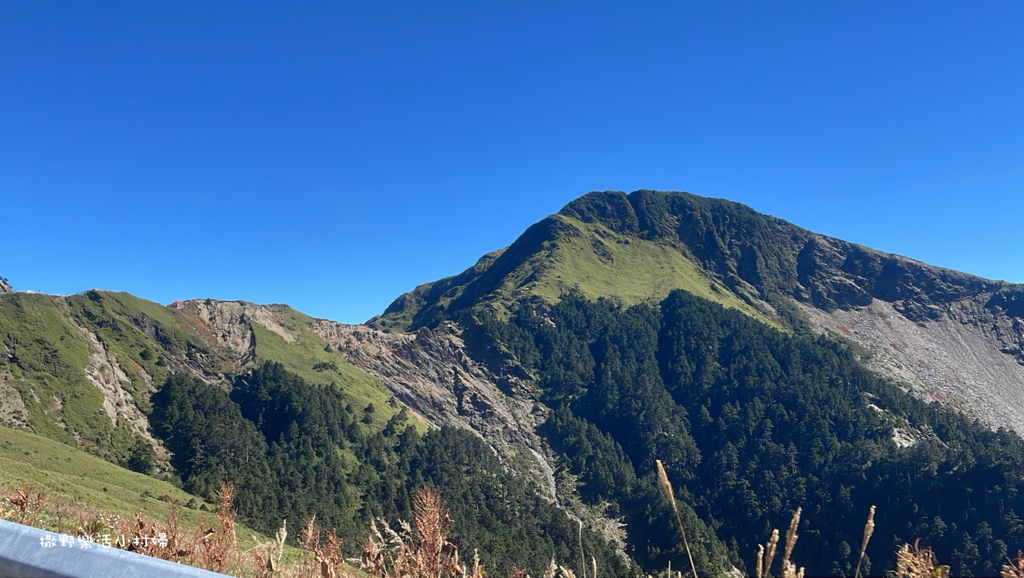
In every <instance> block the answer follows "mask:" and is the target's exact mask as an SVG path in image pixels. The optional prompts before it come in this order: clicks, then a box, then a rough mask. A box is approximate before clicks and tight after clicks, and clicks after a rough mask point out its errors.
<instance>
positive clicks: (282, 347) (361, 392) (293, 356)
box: [252, 308, 418, 431]
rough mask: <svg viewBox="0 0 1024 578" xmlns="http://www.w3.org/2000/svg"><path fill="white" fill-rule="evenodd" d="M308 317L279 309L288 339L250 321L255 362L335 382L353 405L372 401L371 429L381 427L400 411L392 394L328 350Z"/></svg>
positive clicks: (360, 407)
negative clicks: (393, 403)
mask: <svg viewBox="0 0 1024 578" xmlns="http://www.w3.org/2000/svg"><path fill="white" fill-rule="evenodd" d="M311 321H313V318H311V317H309V316H307V315H305V314H303V313H300V312H298V311H295V310H294V309H290V308H283V310H281V311H279V317H278V322H279V323H280V324H281V326H282V327H284V328H285V329H286V330H288V332H289V333H290V334H291V335H293V336H295V339H294V340H293V341H291V342H288V341H285V339H284V338H283V337H282V336H280V335H278V334H277V333H274V332H273V331H270V330H269V329H267V328H265V327H263V326H262V325H260V324H259V323H256V322H253V323H252V329H253V334H254V336H255V338H256V361H257V363H259V362H263V361H276V362H277V363H280V364H282V365H284V366H285V369H287V370H288V371H290V372H292V373H294V374H296V375H298V376H299V377H301V378H302V379H304V380H306V382H308V383H315V384H321V385H329V384H334V385H335V386H337V387H338V389H339V391H340V392H341V394H342V395H343V396H344V398H345V399H346V400H347V401H348V403H351V404H352V407H353V409H356V410H363V409H365V408H366V407H367V406H368V405H370V404H373V407H374V410H375V411H374V412H373V413H372V414H370V419H371V421H372V423H371V425H370V428H371V429H372V430H373V431H379V430H380V429H383V428H384V425H385V424H386V423H387V421H388V420H389V419H391V416H393V415H395V414H396V413H398V411H399V409H398V408H397V407H395V406H393V405H391V404H389V403H388V400H390V399H391V394H390V393H388V392H387V390H386V389H385V388H384V386H383V385H382V384H381V383H380V379H378V378H377V377H375V376H372V375H370V374H368V373H365V372H364V371H362V370H360V369H359V368H357V367H356V366H354V365H352V364H351V363H349V362H348V360H346V359H345V358H344V357H343V356H342V355H341V354H340V353H338V352H336V351H333V350H331V348H330V347H329V346H328V344H327V342H326V341H324V340H323V339H321V338H320V336H319V335H317V334H315V333H313V332H312V331H310V330H309V329H307V328H306V324H307V323H309V322H311ZM414 423H418V422H414Z"/></svg>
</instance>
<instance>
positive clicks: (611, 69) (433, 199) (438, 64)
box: [0, 0, 1024, 322]
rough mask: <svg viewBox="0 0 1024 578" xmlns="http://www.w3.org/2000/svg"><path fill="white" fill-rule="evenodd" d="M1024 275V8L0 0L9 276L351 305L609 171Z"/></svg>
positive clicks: (449, 258) (974, 268) (398, 288)
mask: <svg viewBox="0 0 1024 578" xmlns="http://www.w3.org/2000/svg"><path fill="white" fill-rule="evenodd" d="M638 188H651V189H662V190H685V191H689V192H692V193H696V194H700V195H705V196H713V197H725V198H729V199H732V200H736V201H740V202H743V203H746V204H748V205H750V206H752V207H754V208H755V209H758V210H760V211H762V212H766V213H769V214H773V215H775V216H778V217H782V218H784V219H787V220H789V221H792V222H794V223H796V224H798V225H801V226H803V227H806V228H808V229H812V230H815V231H818V232H821V233H824V234H828V235H832V236H836V237H840V238H843V239H847V240H850V241H854V242H858V243H863V244H865V245H869V246H871V247H875V248H877V249H880V250H884V251H890V252H895V253H900V254H903V255H907V256H910V257H913V258H916V259H920V260H923V261H926V262H930V263H933V264H936V265H942V266H946V267H952V268H955V269H960V270H963V271H967V272H971V273H975V274H979V275H983V276H986V277H990V278H997V279H1006V280H1010V281H1016V282H1024V253H1022V247H1024V243H1022V240H1024V239H1022V238H1024V228H1022V226H1021V225H1022V220H1024V219H1022V217H1024V3H1022V2H1019V1H1012V2H984V3H978V2H910V1H900V2H860V1H858V2H799V3H789V2H758V3H737V2H640V3H637V2H633V3H628V2H618V3H598V2H579V3H573V2H561V1H555V2H551V1H545V2H524V1H519V0H516V1H514V2H513V1H507V2H474V3H470V2H465V3H439V2H409V3H384V2H349V3H346V2H288V3H284V2H280V3H257V2H213V3H209V2H36V1H22V2H0V219H2V221H0V223H2V225H0V239H2V249H0V275H3V276H6V277H9V278H10V280H11V282H12V283H13V284H14V286H15V287H16V288H20V289H31V290H40V291H47V292H52V293H75V292H79V291H82V290H85V289H89V288H92V287H99V288H110V289H116V290H123V291H130V292H132V293H134V294H136V295H140V296H142V297H146V298H149V299H153V300H156V301H160V302H169V301H172V300H174V299H186V298H199V297H214V298H219V299H245V300H249V301H256V302H264V303H268V302H280V303H289V304H291V305H293V306H295V307H296V308H298V309H300V310H303V311H305V312H307V313H309V314H312V315H315V316H319V317H327V318H331V319H336V320H339V321H345V322H361V321H363V320H365V319H366V318H368V317H370V316H371V315H373V314H375V313H378V312H380V311H381V310H383V309H384V307H386V306H387V304H388V303H389V302H390V301H391V300H392V299H393V298H394V297H396V296H397V295H399V294H400V293H402V292H404V291H406V290H409V289H411V288H412V287H413V286H415V285H417V284H419V283H422V282H425V281H430V280H434V279H437V278H440V277H443V276H447V275H452V274H455V273H458V272H459V271H461V270H462V269H464V268H465V267H467V266H469V265H471V264H472V263H473V262H474V261H475V260H476V259H477V257H479V256H480V255H481V254H483V253H485V252H487V251H491V250H494V249H497V248H500V247H503V246H506V245H508V244H509V243H511V242H512V241H513V240H514V239H515V238H516V237H517V236H518V235H519V234H520V233H521V232H522V231H523V230H524V229H525V228H526V227H527V226H528V225H530V224H531V223H533V222H535V221H537V220H539V219H541V218H543V217H544V216H546V215H548V214H550V213H553V212H555V211H557V210H558V209H559V208H560V207H561V206H562V205H564V204H565V203H566V202H568V201H570V200H571V199H573V198H575V197H577V196H579V195H582V194H583V193H586V192H587V191H590V190H609V189H614V190H623V191H627V192H628V191H632V190H635V189H638Z"/></svg>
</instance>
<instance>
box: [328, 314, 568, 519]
mask: <svg viewBox="0 0 1024 578" xmlns="http://www.w3.org/2000/svg"><path fill="white" fill-rule="evenodd" d="M309 327H310V328H311V329H312V330H313V331H314V332H315V333H316V334H317V335H319V336H320V337H321V338H323V339H324V340H325V341H327V343H329V344H330V345H331V346H332V347H333V348H335V349H336V350H337V351H338V352H339V353H341V354H342V355H343V356H345V358H346V359H348V360H349V361H350V362H351V363H353V364H354V365H355V366H356V367H358V368H359V369H361V370H363V371H365V372H367V373H369V374H371V375H375V376H377V377H379V378H380V380H381V383H382V384H383V385H384V386H385V387H387V389H388V390H389V391H390V392H391V393H392V394H394V395H395V397H396V398H397V399H398V400H399V401H400V402H401V403H402V404H403V405H405V406H406V407H407V408H408V409H409V410H410V412H411V413H412V414H413V415H415V416H416V417H418V418H419V419H421V420H422V421H424V422H425V423H427V424H429V425H431V426H433V427H437V428H439V427H442V426H446V425H448V426H456V427H462V428H465V429H468V430H470V431H473V432H475V433H476V434H477V435H479V436H480V437H481V438H483V440H484V441H486V442H487V443H488V444H489V445H490V446H491V448H492V449H494V451H495V453H496V454H498V456H499V457H501V458H502V462H503V463H505V464H506V466H508V467H511V468H513V469H519V470H520V471H519V473H521V474H523V475H526V476H528V477H532V478H535V479H537V480H538V481H540V482H542V487H544V488H547V489H548V490H549V492H550V494H549V496H548V497H549V498H550V499H552V500H555V499H557V498H556V493H555V488H554V478H553V474H554V469H553V468H552V466H551V465H550V464H549V460H548V459H547V458H546V457H545V455H544V452H545V449H544V446H543V444H542V442H541V440H540V437H539V436H537V434H536V433H535V431H534V430H535V429H536V427H537V426H538V425H539V424H540V423H542V422H543V420H544V416H545V409H544V408H543V407H542V406H541V405H540V404H539V403H537V402H536V400H535V399H533V389H532V385H531V384H530V383H529V382H527V381H524V380H521V379H519V378H517V377H514V376H503V377H498V376H495V375H493V374H492V373H491V372H489V371H488V370H487V369H486V368H485V367H484V366H482V365H481V364H479V363H477V362H476V361H474V360H473V359H471V358H470V356H469V355H467V354H466V351H465V344H464V343H463V341H462V331H461V329H460V328H459V326H458V325H456V324H455V323H450V322H446V323H441V324H439V325H438V326H437V327H436V328H434V329H427V328H422V329H420V330H419V331H417V332H416V333H386V332H383V331H378V330H376V329H373V328H370V327H366V326H363V325H344V324H341V323H336V322H334V321H326V320H317V321H315V322H314V323H312V324H310V326H309ZM523 452H528V453H529V454H530V456H532V459H531V457H529V456H524V455H523ZM524 458H525V459H524Z"/></svg>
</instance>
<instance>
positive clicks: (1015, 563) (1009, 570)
mask: <svg viewBox="0 0 1024 578" xmlns="http://www.w3.org/2000/svg"><path fill="white" fill-rule="evenodd" d="M1006 561H1007V562H1009V564H1003V569H1002V572H1001V575H1002V577H1003V578H1024V552H1021V551H1019V550H1018V551H1017V557H1016V558H1014V559H1013V560H1010V559H1007V560H1006Z"/></svg>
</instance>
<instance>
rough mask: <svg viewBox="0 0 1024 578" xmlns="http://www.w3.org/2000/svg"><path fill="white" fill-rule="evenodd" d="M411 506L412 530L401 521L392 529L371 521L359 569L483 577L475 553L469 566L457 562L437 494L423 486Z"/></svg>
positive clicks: (377, 573)
mask: <svg viewBox="0 0 1024 578" xmlns="http://www.w3.org/2000/svg"><path fill="white" fill-rule="evenodd" d="M412 507H413V524H414V525H415V527H416V530H415V532H414V531H413V529H412V527H410V525H409V524H408V523H407V522H404V521H400V522H398V530H395V529H393V528H392V527H391V526H390V525H389V524H388V523H387V522H385V521H384V520H382V519H378V521H379V522H380V524H381V526H382V527H383V532H381V531H380V530H379V529H378V528H377V524H376V523H373V522H371V530H372V533H371V534H370V536H369V537H367V538H366V539H364V540H363V541H362V543H361V546H362V551H363V552H362V556H361V557H360V560H359V562H360V564H361V565H362V567H363V569H364V570H366V572H367V573H369V574H370V576H372V577H374V578H390V577H396V578H398V577H401V578H406V577H408V578H466V577H470V578H483V569H482V568H481V566H480V559H479V557H478V556H477V555H476V552H474V554H473V564H472V566H471V567H467V566H466V565H460V564H459V549H458V547H457V546H456V545H455V544H452V543H451V542H449V541H448V526H449V525H451V523H452V520H451V518H449V517H448V510H447V509H446V508H445V507H444V503H443V502H442V501H441V495H440V494H439V493H438V492H437V491H436V490H432V489H430V488H428V487H426V486H424V487H423V488H422V489H421V490H420V491H419V492H418V493H417V494H416V496H414V497H413V500H412Z"/></svg>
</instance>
